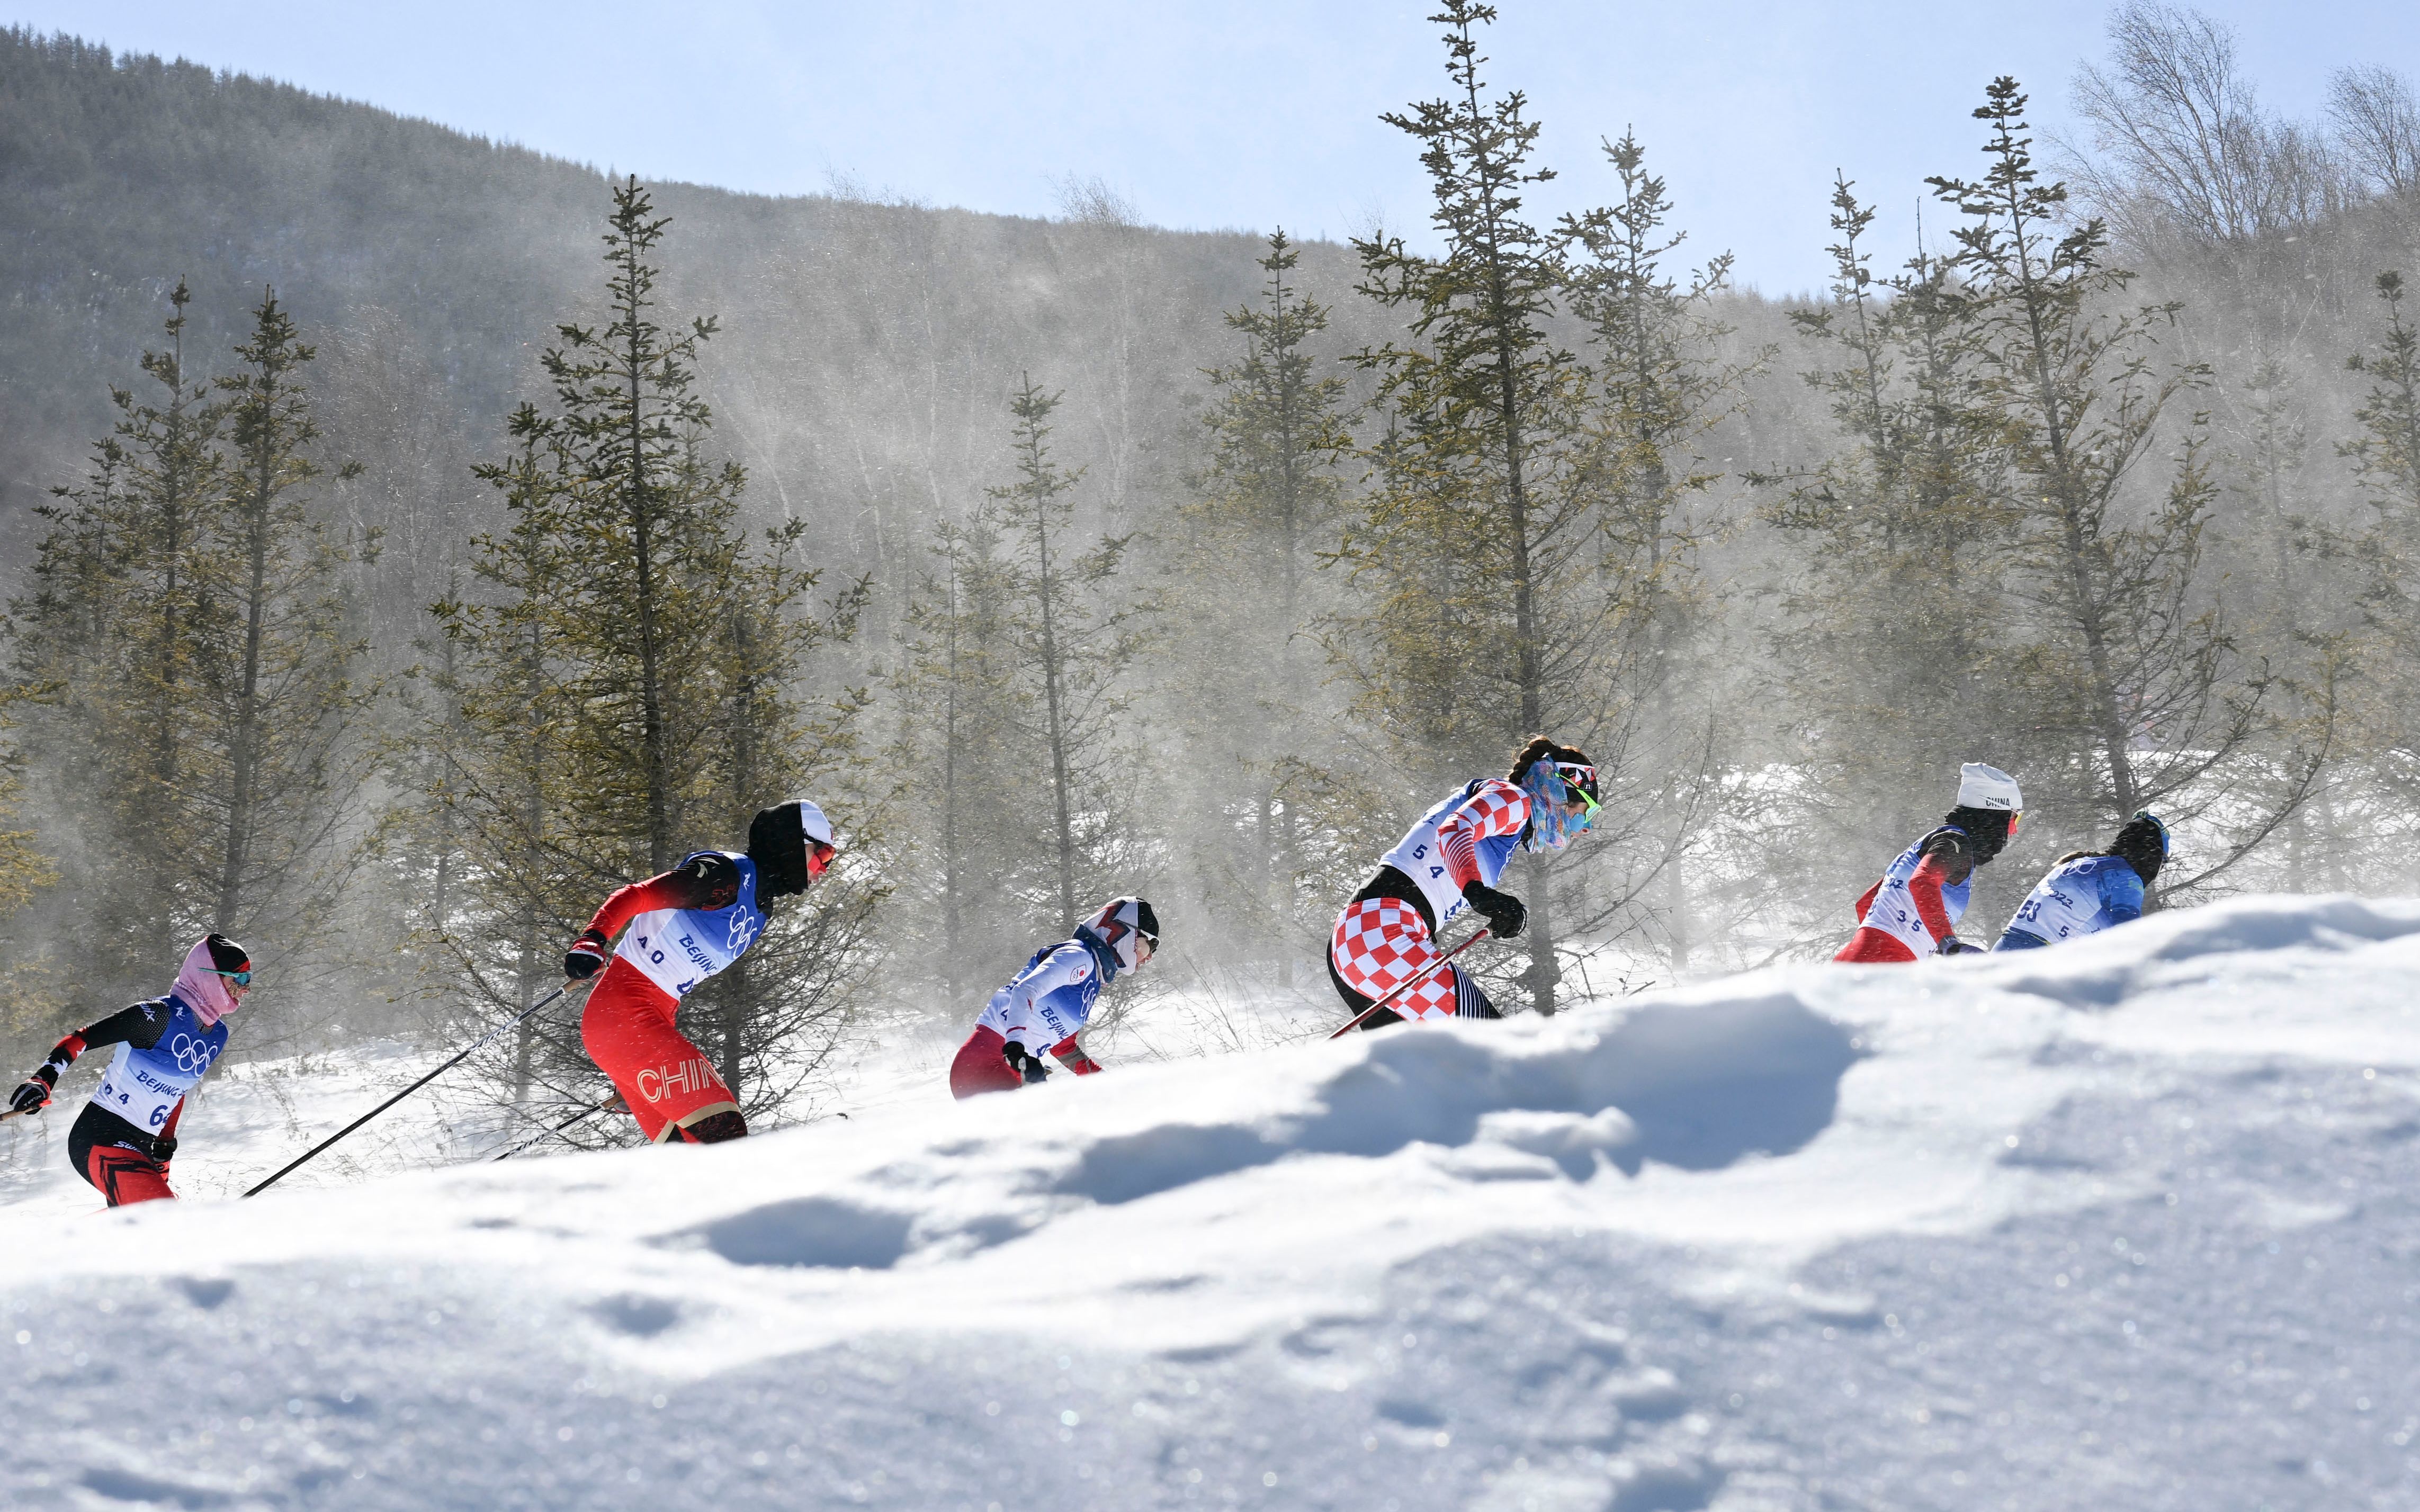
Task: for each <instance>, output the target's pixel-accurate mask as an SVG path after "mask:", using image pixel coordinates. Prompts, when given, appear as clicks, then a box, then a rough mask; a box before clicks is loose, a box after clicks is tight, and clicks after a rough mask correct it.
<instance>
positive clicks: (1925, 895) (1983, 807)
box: [1832, 762, 2025, 963]
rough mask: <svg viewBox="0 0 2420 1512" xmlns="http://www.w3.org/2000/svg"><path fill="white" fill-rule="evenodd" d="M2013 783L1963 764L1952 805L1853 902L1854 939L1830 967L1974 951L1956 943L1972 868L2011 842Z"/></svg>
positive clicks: (2017, 812) (2017, 798)
mask: <svg viewBox="0 0 2420 1512" xmlns="http://www.w3.org/2000/svg"><path fill="white" fill-rule="evenodd" d="M2024 807H2025V799H2024V794H2023V793H2022V792H2020V791H2019V790H2018V788H2017V779H2015V778H2013V777H2010V776H2009V774H2008V773H2006V772H2003V771H2001V770H2000V769H1999V768H1998V767H1996V766H1986V765H1984V764H1982V763H1980V762H1968V763H1967V764H1965V766H1964V767H1963V768H1962V769H1961V770H1960V772H1959V777H1958V807H1956V808H1954V809H1952V810H1949V813H1948V816H1947V818H1945V819H1944V820H1943V821H1942V823H1941V826H1940V827H1939V828H1937V829H1935V830H1933V831H1932V832H1931V833H1930V834H1928V835H1926V836H1925V837H1924V838H1923V839H1921V840H1919V841H1916V843H1915V844H1913V845H1911V846H1909V847H1908V848H1907V849H1906V850H1904V851H1901V852H1900V855H1899V859H1897V860H1895V861H1893V862H1892V863H1891V864H1890V866H1889V867H1888V868H1887V869H1886V870H1885V872H1883V875H1882V880H1881V881H1879V882H1877V883H1875V884H1874V885H1873V886H1872V887H1869V888H1867V889H1866V895H1865V896H1864V897H1862V898H1860V899H1858V900H1857V933H1854V934H1853V935H1851V936H1850V937H1849V943H1848V944H1847V945H1845V946H1843V947H1841V949H1840V953H1839V954H1838V955H1836V956H1834V957H1833V958H1832V959H1833V960H1835V961H1849V962H1867V963H1871V962H1882V961H1921V960H1923V959H1924V958H1925V957H1926V956H1929V955H1957V954H1959V953H1960V952H1962V951H1965V950H1979V949H1982V947H1981V946H1978V945H1969V944H1967V943H1966V942H1965V941H1963V940H1961V939H1960V938H1959V937H1958V933H1957V930H1958V920H1959V918H1961V917H1962V916H1963V915H1964V914H1965V912H1966V899H1967V895H1968V891H1969V885H1970V882H1971V880H1972V879H1973V877H1974V875H1975V869H1976V868H1977V867H1978V866H1986V865H1989V864H1990V863H1991V860H1992V857H1993V856H1997V855H1999V854H2000V851H2001V850H2002V848H2003V847H2005V846H2006V845H2007V844H2008V843H2009V841H2010V840H2012V839H2014V838H2015V836H2016V833H2017V822H2018V821H2019V820H2020V819H2022V818H2023V817H2024Z"/></svg>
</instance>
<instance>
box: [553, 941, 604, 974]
mask: <svg viewBox="0 0 2420 1512" xmlns="http://www.w3.org/2000/svg"><path fill="white" fill-rule="evenodd" d="M605 949H606V946H605V936H604V935H602V934H599V933H597V932H596V931H595V930H590V931H588V932H587V933H584V934H582V935H581V936H580V938H578V939H576V940H574V941H572V942H571V949H569V950H566V952H564V957H563V974H564V975H565V976H566V977H568V978H570V979H571V980H573V981H586V980H588V979H589V978H591V977H593V976H595V975H597V973H598V972H600V971H602V970H604V969H605Z"/></svg>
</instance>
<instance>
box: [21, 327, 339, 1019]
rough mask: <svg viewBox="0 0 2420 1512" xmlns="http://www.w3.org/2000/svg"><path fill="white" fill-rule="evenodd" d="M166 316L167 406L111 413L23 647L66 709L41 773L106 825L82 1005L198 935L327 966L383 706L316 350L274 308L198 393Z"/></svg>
mask: <svg viewBox="0 0 2420 1512" xmlns="http://www.w3.org/2000/svg"><path fill="white" fill-rule="evenodd" d="M170 301H171V305H172V307H173V309H174V312H175V313H174V314H173V315H172V316H171V318H170V321H169V325H168V332H169V336H170V345H169V347H168V349H167V350H165V351H163V352H155V353H151V354H149V355H148V356H147V358H146V361H145V364H144V365H145V367H146V370H147V372H148V373H149V374H150V375H151V376H152V378H154V379H155V380H157V381H158V383H159V384H160V385H161V388H162V390H163V391H164V394H163V397H164V404H155V405H146V404H139V403H136V402H135V401H134V399H133V396H132V394H129V393H124V392H119V393H115V394H114V395H113V397H114V400H115V402H116V406H117V409H118V410H119V414H120V418H119V421H118V423H117V425H116V428H115V431H114V433H113V435H112V436H111V437H110V438H109V439H108V440H104V441H103V442H102V443H101V445H100V447H98V448H97V451H96V457H95V466H94V471H93V473H92V476H91V478H90V479H89V481H88V482H87V485H86V486H85V487H83V488H81V489H73V490H64V491H63V494H64V497H65V499H66V502H65V503H63V504H61V505H60V506H57V507H55V508H54V509H52V510H50V511H48V512H47V517H48V518H49V521H50V525H51V530H50V532H49V533H48V535H47V537H46V539H45V540H44V542H43V543H42V546H41V548H39V553H38V557H37V562H36V567H35V578H36V582H37V592H36V593H35V594H34V596H33V598H32V599H31V600H30V601H28V602H26V603H24V604H22V605H20V606H19V615H18V620H17V625H16V629H17V636H18V653H19V659H20V665H21V668H22V669H23V671H25V672H26V673H27V675H28V677H29V679H30V680H33V681H35V682H37V683H39V684H45V685H47V686H48V687H51V688H52V689H54V691H55V693H56V697H55V699H54V702H52V704H51V706H50V707H49V708H48V709H47V710H45V711H44V713H43V715H42V717H40V718H39V721H38V723H37V727H36V729H35V730H34V731H33V732H32V736H33V738H32V740H31V742H30V749H29V754H30V755H31V756H32V757H33V758H34V759H35V760H36V761H37V762H38V763H39V764H40V765H41V766H42V767H43V768H45V769H46V770H47V771H49V772H51V773H53V774H54V777H53V780H55V781H56V782H58V783H59V784H60V786H61V788H62V791H63V793H64V794H65V795H69V799H70V801H69V805H68V806H69V808H70V810H72V811H74V812H75V813H76V814H77V815H78V816H79V817H80V818H82V819H83V820H84V821H85V823H87V824H88V825H91V826H92V827H91V829H89V830H88V831H87V834H86V837H85V839H86V843H85V848H84V856H83V857H82V858H81V859H80V861H79V864H78V867H77V873H78V874H77V876H76V878H75V883H76V888H77V890H78V892H80V893H87V894H88V895H89V896H91V897H92V898H93V899H94V901H95V903H96V906H95V907H93V908H92V909H91V910H90V911H89V913H88V915H87V917H86V918H85V920H84V922H85V926H86V930H87V938H86V943H85V949H84V950H82V951H81V952H80V965H79V967H78V975H77V980H76V981H75V983H74V985H76V986H78V987H85V986H89V987H90V988H91V989H93V990H108V991H112V992H116V991H122V990H125V989H127V988H129V987H134V988H138V989H139V987H140V985H141V984H142V983H146V982H153V979H155V978H156V976H157V973H158V972H159V970H160V968H161V962H162V959H163V957H173V955H174V954H175V952H176V951H177V950H178V949H181V947H182V946H183V945H184V944H185V943H186V942H188V941H190V940H191V939H192V937H193V936H194V935H195V934H197V933H201V932H203V931H205V930H220V931H224V932H225V933H232V934H237V935H239V936H241V937H244V938H245V939H246V941H247V943H248V944H250V945H251V946H252V947H253V949H255V950H256V951H258V952H261V953H263V954H265V955H276V956H282V957H283V958H284V959H285V960H286V961H287V975H286V977H285V980H287V981H288V982H291V981H293V980H295V974H294V971H293V966H294V965H295V964H296V963H297V961H298V959H300V960H309V959H312V958H314V956H320V957H324V955H325V951H324V949H322V941H323V936H324V925H325V923H326V921H327V919H328V918H330V917H331V911H332V910H333V908H334V905H335V903H336V901H337V899H338V897H339V895H340V893H341V892H342V890H343V888H344V887H345V886H346V884H347V882H348V880H349V872H350V866H351V859H352V858H351V856H350V854H349V851H348V848H347V846H346V843H345V842H346V841H347V840H348V839H349V835H348V833H347V832H348V828H349V824H350V821H351V819H352V816H353V815H354V813H355V811H356V809H355V795H356V792H357V790H358V787H359V779H360V776H361V772H362V760H363V757H364V753H365V743H364V741H363V739H362V729H361V722H362V716H363V714H364V711H365V706H366V704H367V702H368V701H369V699H370V697H371V695H372V689H369V688H367V687H364V686H362V685H361V684H360V682H359V681H358V680H357V677H356V670H357V667H358V664H359V660H360V657H361V653H362V650H363V643H362V640H361V635H360V626H359V624H358V622H357V620H356V617H355V615H354V613H353V610H352V609H351V607H350V606H349V605H348V604H347V603H346V602H345V600H344V597H343V594H342V593H341V588H342V584H343V581H344V577H345V573H346V571H347V569H348V568H349V565H350V564H351V563H352V562H353V561H354V560H356V558H357V556H358V555H360V554H361V552H362V551H364V550H365V549H367V548H371V547H374V544H375V543H374V542H365V541H358V540H351V539H346V538H342V537H340V536H339V535H338V534H337V533H336V532H334V530H333V529H332V528H331V527H330V524H329V522H328V520H327V518H326V517H325V511H324V508H323V506H322V503H321V501H320V500H319V499H318V495H317V492H316V490H315V489H314V488H313V487H312V485H313V484H315V483H317V482H318V481H319V480H320V479H321V478H322V477H323V475H324V474H323V471H322V469H321V467H320V465H319V464H318V461H317V460H316V459H315V457H314V453H315V451H316V446H315V443H316V441H317V440H318V427H317V425H316V424H315V422H314V421H313V418H312V410H311V401H310V396H309V393H307V391H306V390H305V388H304V386H303V384H302V373H303V371H304V369H305V368H306V366H307V364H309V363H311V362H312V360H313V357H314V352H313V349H312V347H310V346H308V345H307V344H305V343H303V342H302V341H301V340H300V339H299V332H298V331H297V329H296V327H295V324H294V321H293V319H292V317H291V316H289V315H288V314H287V311H286V310H285V308H284V307H283V306H282V305H281V304H280V303H279V302H278V301H277V298H276V296H275V293H274V291H271V292H270V293H269V294H267V295H266V296H264V298H263V300H262V301H261V303H260V304H259V305H258V306H257V307H256V309H255V310H254V311H253V328H252V332H251V335H250V337H249V339H248V340H246V341H245V342H244V343H242V344H241V345H240V346H239V347H237V348H236V353H237V356H238V357H239V358H240V360H241V366H240V368H239V369H238V370H237V371H236V372H235V373H233V374H230V375H227V376H225V377H222V378H217V379H215V380H211V381H210V382H209V383H208V384H204V383H202V382H199V381H196V380H194V378H191V377H190V375H189V374H188V372H187V370H186V366H185V362H184V357H183V352H182V341H181V337H182V333H183V330H184V319H185V305H186V303H187V302H188V301H187V298H186V297H185V293H184V290H183V288H182V286H181V285H180V286H179V288H178V291H177V293H176V294H173V295H172V296H171V297H170ZM213 393H215V394H216V396H217V397H215V398H212V397H211V395H212V394H213ZM351 471H352V470H351V469H350V468H349V466H348V467H347V468H343V469H339V470H337V472H336V476H337V477H339V478H342V477H346V476H349V474H350V472H351ZM153 984H154V985H156V982H153ZM276 1001H277V999H276V998H274V997H272V998H270V999H268V1000H267V1001H266V1002H265V1003H264V1004H263V1005H261V1006H263V1007H267V1006H269V1005H270V1004H273V1003H275V1002H276ZM288 1001H289V1003H290V1002H291V1001H292V1000H291V999H288Z"/></svg>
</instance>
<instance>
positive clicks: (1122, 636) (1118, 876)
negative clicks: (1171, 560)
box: [985, 376, 1147, 929]
mask: <svg viewBox="0 0 2420 1512" xmlns="http://www.w3.org/2000/svg"><path fill="white" fill-rule="evenodd" d="M1058 406H1059V395H1057V394H1054V393H1044V392H1043V391H1042V389H1041V388H1040V387H1039V386H1038V385H1036V384H1035V383H1034V382H1033V380H1032V378H1031V377H1030V376H1028V377H1023V378H1020V379H1019V386H1018V389H1017V392H1016V396H1015V397H1014V398H1013V399H1011V401H1010V403H1009V412H1010V414H1011V415H1012V416H1014V417H1015V420H1016V426H1015V428H1014V430H1013V432H1012V441H1011V449H1012V453H1013V455H1015V457H1016V472H1017V479H1016V482H1015V483H1012V484H1006V485H1002V486H997V487H992V488H987V489H985V497H986V499H987V500H988V501H989V503H988V508H989V509H990V510H991V511H992V512H993V516H994V518H995V520H996V521H997V528H998V530H999V532H1000V535H1001V541H1002V543H1003V545H1004V546H1005V547H1006V548H1007V555H1006V557H1005V559H1004V561H1003V562H1002V563H1001V571H1002V572H1003V574H1004V584H1005V590H1006V598H1007V601H1008V603H1009V605H1010V607H1011V608H1010V611H1011V613H1012V615H1013V616H1014V623H1015V625H1016V640H1017V646H1018V652H1019V656H1020V659H1021V663H1022V667H1023V669H1024V671H1025V672H1026V673H1027V675H1028V676H1029V677H1030V678H1031V680H1032V687H1033V691H1034V692H1035V693H1037V694H1038V695H1039V702H1038V707H1037V710H1036V712H1037V713H1038V716H1039V717H1040V721H1041V722H1040V725H1039V727H1038V728H1036V729H1032V730H1031V731H1029V732H1028V733H1029V734H1030V735H1031V736H1032V738H1033V739H1034V740H1035V741H1036V742H1037V743H1038V745H1039V750H1038V751H1037V752H1036V753H1035V754H1037V755H1038V756H1039V757H1040V758H1042V759H1043V760H1045V761H1047V763H1048V780H1047V787H1046V788H1045V789H1044V791H1043V794H1042V795H1041V796H1043V797H1044V798H1045V799H1046V800H1047V803H1048V804H1049V810H1048V812H1049V814H1050V828H1049V832H1048V843H1049V847H1050V852H1051V856H1052V859H1053V861H1054V862H1055V865H1054V866H1053V869H1052V875H1051V882H1052V885H1053V887H1054V889H1055V896H1054V897H1053V898H1052V900H1051V901H1052V903H1055V905H1056V918H1055V920H1054V921H1053V927H1055V928H1057V929H1072V928H1073V927H1074V926H1075V925H1076V924H1077V923H1078V922H1079V921H1080V920H1081V918H1082V917H1083V915H1082V912H1081V910H1082V907H1083V903H1084V901H1085V900H1086V899H1087V898H1089V897H1091V896H1092V895H1093V894H1094V893H1095V892H1098V891H1102V890H1104V889H1105V888H1108V887H1112V886H1114V887H1115V888H1116V890H1119V891H1126V892H1131V891H1133V890H1135V888H1136V887H1139V886H1140V885H1141V879H1140V877H1139V876H1137V875H1136V874H1135V870H1136V869H1135V868H1133V867H1131V866H1121V865H1120V864H1119V863H1120V862H1121V861H1122V860H1126V859H1129V858H1137V857H1140V856H1141V855H1142V854H1143V852H1144V850H1145V849H1146V842H1145V841H1144V838H1143V835H1142V833H1141V831H1140V829H1139V828H1138V825H1139V821H1140V813H1138V812H1136V811H1134V810H1131V809H1130V808H1129V807H1128V806H1127V804H1126V803H1125V801H1124V800H1125V794H1126V791H1127V789H1128V786H1129V781H1130V776H1131V774H1130V772H1122V771H1121V770H1120V766H1121V762H1120V757H1121V756H1122V755H1123V754H1125V752H1124V750H1123V748H1122V747H1121V745H1120V742H1119V738H1118V737H1119V735H1120V734H1121V733H1122V732H1121V730H1120V728H1119V716H1120V715H1121V714H1123V713H1124V712H1125V708H1126V703H1127V701H1126V697H1125V687H1124V677H1125V671H1126V669H1127V668H1128V667H1129V666H1130V665H1131V664H1132V663H1133V661H1134V659H1135V657H1136V656H1137V655H1138V654H1139V653H1140V651H1141V649H1142V646H1143V644H1144V640H1143V634H1142V629H1141V621H1142V617H1143V614H1144V613H1145V612H1146V608H1147V606H1144V605H1140V604H1135V603H1128V604H1119V603H1114V602H1109V601H1108V600H1107V595H1108V594H1109V590H1110V587H1111V584H1112V582H1113V581H1114V579H1116V577H1117V575H1118V572H1119V569H1120V567H1121V566H1122V565H1123V563H1124V558H1125V549H1126V547H1127V545H1128V543H1129V541H1130V540H1131V537H1128V536H1108V537H1104V538H1103V539H1101V540H1100V541H1098V542H1097V543H1095V544H1094V546H1093V547H1092V548H1090V549H1087V550H1080V551H1078V550H1076V549H1075V545H1074V543H1072V542H1071V541H1070V539H1069V532H1071V531H1072V530H1073V529H1074V522H1075V501H1074V500H1073V499H1072V497H1070V496H1071V495H1072V493H1073V491H1074V489H1075V488H1076V486H1077V485H1078V483H1080V482H1081V481H1082V480H1083V476H1084V473H1083V470H1082V469H1080V468H1079V469H1077V470H1076V471H1072V472H1070V471H1066V470H1064V469H1063V468H1061V467H1060V466H1059V465H1058V463H1057V462H1056V461H1055V460H1054V459H1053V458H1052V456H1051V455H1050V446H1049V438H1050V425H1049V419H1050V415H1051V412H1052V411H1053V410H1054V409H1057V408H1058Z"/></svg>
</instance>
